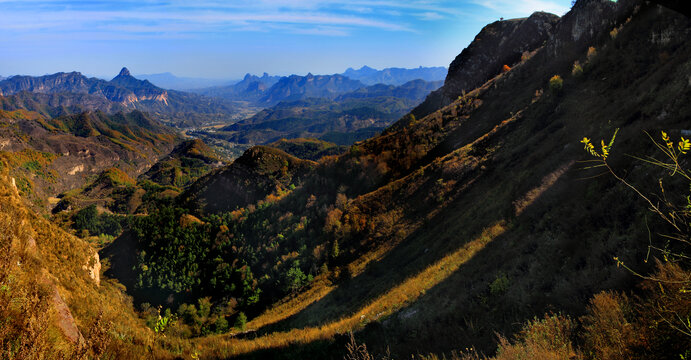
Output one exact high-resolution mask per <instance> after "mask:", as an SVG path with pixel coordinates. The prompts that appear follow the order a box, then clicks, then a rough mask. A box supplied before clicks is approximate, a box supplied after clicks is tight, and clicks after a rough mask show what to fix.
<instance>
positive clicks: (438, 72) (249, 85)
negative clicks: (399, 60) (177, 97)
mask: <svg viewBox="0 0 691 360" xmlns="http://www.w3.org/2000/svg"><path fill="white" fill-rule="evenodd" d="M445 77H446V68H445V67H433V68H425V67H419V68H417V69H402V68H387V69H383V70H376V69H373V68H371V67H368V66H363V67H362V68H360V69H359V70H353V69H352V68H350V69H348V70H346V71H345V72H344V73H342V74H334V75H312V74H311V73H310V74H307V75H306V76H300V75H291V76H285V77H281V76H270V75H269V74H267V73H264V74H263V75H262V76H261V77H259V76H256V75H250V74H247V75H245V77H244V79H242V80H241V81H239V82H237V83H235V84H233V85H227V86H215V87H210V88H205V89H196V90H192V91H194V92H195V93H197V94H200V95H205V96H212V97H218V98H222V99H224V100H229V101H247V102H250V103H253V104H254V105H256V106H260V107H265V106H273V105H276V104H278V103H279V102H281V101H295V100H301V99H307V98H328V99H334V98H336V97H337V96H339V95H341V94H345V93H348V92H352V91H354V90H357V89H360V88H365V87H366V86H368V85H375V84H384V85H392V86H400V85H403V84H405V83H408V82H410V81H412V80H417V79H421V80H425V81H442V80H444V78H445ZM423 98H424V97H423Z"/></svg>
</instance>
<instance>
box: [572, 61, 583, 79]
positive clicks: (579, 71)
mask: <svg viewBox="0 0 691 360" xmlns="http://www.w3.org/2000/svg"><path fill="white" fill-rule="evenodd" d="M571 75H573V76H575V77H579V76H581V75H583V66H581V63H580V62H578V61H576V62H575V63H573V69H571Z"/></svg>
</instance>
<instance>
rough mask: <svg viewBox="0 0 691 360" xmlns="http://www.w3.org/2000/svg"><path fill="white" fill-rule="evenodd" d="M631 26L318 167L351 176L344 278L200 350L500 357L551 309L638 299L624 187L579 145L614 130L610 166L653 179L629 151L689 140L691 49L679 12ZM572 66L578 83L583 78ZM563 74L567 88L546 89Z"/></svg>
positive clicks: (657, 13)
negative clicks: (619, 297)
mask: <svg viewBox="0 0 691 360" xmlns="http://www.w3.org/2000/svg"><path fill="white" fill-rule="evenodd" d="M622 15H624V16H623V17H622V18H621V19H619V18H616V20H617V22H616V23H614V24H613V25H612V27H609V26H607V28H606V31H602V32H600V33H599V35H597V36H594V37H593V38H592V39H591V40H590V42H588V43H582V44H581V43H579V44H578V46H576V45H574V46H571V47H569V46H568V44H567V45H564V44H562V45H560V46H562V47H565V48H560V47H559V46H558V45H556V44H554V43H551V44H550V43H548V44H546V45H545V47H544V48H543V49H542V50H540V51H538V53H537V54H535V55H534V56H533V57H532V58H530V59H527V60H525V61H524V62H523V63H522V64H520V65H518V66H515V67H514V68H513V69H512V70H511V71H509V72H507V73H505V74H503V75H500V76H499V77H497V78H495V79H493V80H492V81H491V82H490V83H488V84H486V85H485V86H484V87H483V88H481V89H479V90H478V91H476V92H473V93H470V94H468V96H467V97H464V98H461V99H459V100H457V101H456V102H454V103H453V104H451V105H449V106H448V107H446V108H444V109H442V110H440V111H438V112H436V113H432V114H430V115H429V116H427V117H425V118H424V119H417V120H412V119H404V120H403V121H404V122H403V123H399V124H398V125H397V126H394V127H393V128H392V130H390V131H389V132H386V133H385V134H384V135H382V136H380V137H378V138H375V139H372V140H370V141H367V142H364V143H361V144H357V145H356V147H354V149H351V151H350V153H349V154H347V155H343V156H341V157H340V158H337V159H327V160H326V161H324V162H322V165H321V166H320V167H319V168H318V169H317V172H318V173H319V174H320V175H321V176H329V174H332V173H336V174H346V175H349V176H341V177H339V179H340V184H341V185H340V186H344V187H346V188H347V189H346V191H345V193H346V194H347V195H348V197H349V198H350V200H349V201H348V202H347V203H346V204H345V205H342V206H341V207H339V208H334V209H337V210H338V211H334V212H333V213H330V214H329V217H331V218H332V219H331V220H330V219H329V217H327V219H326V220H325V227H324V235H325V238H326V239H327V241H331V242H333V241H337V242H338V244H339V247H340V249H341V252H342V254H343V255H342V256H341V257H340V260H338V261H336V262H335V263H334V264H330V266H331V268H330V270H331V273H332V275H333V274H335V273H336V272H337V271H339V272H343V271H344V269H346V268H347V269H348V270H347V272H348V273H349V274H350V276H349V277H348V279H347V280H343V279H338V280H337V279H332V280H333V281H329V280H327V279H324V280H323V281H315V283H314V288H313V289H310V290H307V291H306V292H304V293H303V294H299V295H297V296H296V297H294V298H290V299H286V300H285V302H284V303H282V304H277V305H276V307H275V308H274V310H269V311H267V312H266V313H265V314H264V315H261V316H259V317H257V318H256V319H255V320H254V321H250V322H249V324H248V328H250V329H253V330H255V333H256V338H254V336H255V334H252V335H251V336H249V337H248V339H243V340H240V339H238V340H235V339H233V338H232V337H231V336H219V337H214V338H209V339H207V340H204V341H203V343H205V344H207V345H209V346H211V347H212V348H214V349H216V350H213V351H214V352H212V353H214V354H217V356H221V357H223V356H229V355H231V354H235V353H244V352H247V351H255V350H258V349H275V348H281V349H283V350H281V354H282V355H285V357H289V356H297V357H299V355H297V354H315V353H317V354H321V355H323V356H328V355H329V354H333V352H332V351H333V348H330V347H329V346H338V343H337V342H338V341H337V340H333V339H334V337H333V336H334V334H338V333H344V332H346V331H348V330H358V331H360V332H359V334H360V336H361V337H362V338H363V339H364V340H366V341H367V343H368V344H370V345H371V346H374V347H375V350H377V351H381V352H383V350H384V349H385V348H386V347H387V346H389V347H390V349H391V351H392V353H394V354H397V355H398V356H400V357H406V356H409V354H411V353H417V352H423V353H424V352H429V351H435V352H440V351H448V350H451V349H458V348H463V347H466V346H468V347H469V346H479V347H480V348H481V349H484V350H485V351H490V352H491V351H493V350H494V349H495V345H494V343H493V339H494V332H495V331H498V332H502V333H505V334H510V333H512V332H514V331H517V330H519V329H520V326H521V324H523V323H524V322H525V320H527V319H530V318H532V317H533V316H535V315H541V314H544V313H545V312H546V311H550V310H554V311H565V312H569V313H573V314H579V313H581V312H582V311H583V308H584V306H585V303H586V302H587V299H589V298H590V297H591V296H592V295H593V294H594V293H595V292H597V291H599V290H602V289H612V288H614V289H617V288H626V287H627V286H629V284H630V281H631V280H630V279H629V278H628V275H627V274H626V273H624V272H622V271H620V270H618V269H617V268H616V264H615V263H614V261H612V257H613V256H615V255H616V256H619V257H620V258H624V259H626V261H627V263H631V264H634V265H635V266H639V267H640V268H642V269H645V265H644V264H643V263H642V259H643V256H642V253H644V251H645V247H646V246H647V243H646V240H645V239H647V238H646V234H647V231H646V230H645V224H643V223H641V222H640V221H639V219H640V218H642V216H641V215H642V214H639V213H637V211H640V210H637V209H639V207H636V206H635V204H636V202H635V199H634V198H632V196H631V195H630V194H629V193H628V192H627V191H626V190H625V189H623V188H622V187H620V186H618V185H616V184H615V183H614V182H612V181H610V180H609V179H607V178H599V179H598V181H592V180H591V179H590V178H592V177H593V176H597V175H598V174H599V173H598V172H597V171H595V170H589V169H585V168H586V167H587V164H586V163H581V162H580V161H582V160H585V159H587V156H586V154H585V153H584V152H583V149H582V147H581V144H579V140H580V139H581V138H582V137H583V136H585V135H590V136H594V137H596V139H599V138H607V139H608V138H609V137H610V136H611V134H612V133H613V132H614V129H615V128H621V130H620V132H619V135H618V138H617V142H616V147H617V148H618V149H621V153H619V154H615V155H614V156H615V157H614V158H613V159H612V163H613V164H615V165H618V166H622V167H623V168H622V169H621V171H622V172H623V173H626V174H629V175H628V176H629V177H630V178H631V179H636V178H638V177H640V176H642V174H641V173H640V170H641V169H640V168H638V167H636V166H632V165H624V164H630V162H629V161H628V160H627V161H623V159H624V158H623V154H624V153H626V152H629V153H649V152H650V150H651V147H650V145H649V144H648V143H647V142H646V141H645V135H644V133H643V131H644V130H647V131H651V132H655V131H657V130H659V129H669V130H670V131H677V132H678V131H679V130H682V129H685V126H686V127H687V126H688V123H687V121H686V119H688V116H689V114H690V113H691V108H690V105H689V104H688V102H687V101H684V99H688V98H689V96H690V95H691V94H690V93H691V90H690V85H689V82H688V74H689V69H691V63H690V62H689V60H688V59H689V58H690V57H689V54H691V47H690V46H689V44H688V42H687V41H686V38H685V35H684V34H685V31H686V30H685V29H688V27H689V20H688V19H686V18H684V17H682V16H681V15H677V14H674V13H672V12H671V11H669V10H664V9H659V8H657V7H652V6H643V7H642V8H641V10H640V11H639V12H637V13H636V14H635V15H634V14H631V13H628V14H627V13H623V14H622ZM629 15H632V18H631V20H630V21H626V20H627V18H628V17H629ZM567 20H569V18H567ZM620 25H621V28H619V26H620ZM614 27H617V28H618V31H617V34H616V36H614V35H611V34H610V30H611V29H612V28H614ZM666 30H667V32H665V33H666V34H669V36H665V38H664V41H661V40H660V37H659V34H661V33H662V32H663V31H666ZM596 34H598V33H596ZM591 46H592V47H593V48H594V49H595V51H594V52H593V51H589V49H588V48H589V47H591ZM554 53H557V54H559V57H558V58H557V59H554ZM589 53H590V55H588V54H589ZM576 61H579V62H580V64H581V65H582V68H583V72H582V73H578V72H574V73H572V70H573V67H574V66H573V65H574V63H575V62H576ZM554 75H560V76H561V77H562V79H563V87H562V88H561V89H557V88H554V89H550V87H549V85H548V82H549V79H550V78H551V77H553V76H554ZM617 156H621V158H618V157H617ZM357 174H362V175H360V176H357ZM354 175H355V176H354ZM336 187H338V185H337V186H334V188H336ZM289 200H290V199H286V200H285V201H289ZM363 219H364V220H363ZM336 225H340V226H336ZM497 226H499V227H500V229H501V231H491V229H497ZM488 231H490V233H491V236H483V234H487V232H488ZM478 239H485V240H484V241H480V242H478V241H479V240H478ZM469 249H471V250H469ZM332 265H335V266H332ZM336 268H338V269H336ZM332 278H334V276H332ZM322 339H326V341H319V340H322ZM336 339H338V337H336ZM333 341H336V342H335V343H334V342H333ZM304 343H307V344H308V345H305V344H304ZM310 344H311V345H310ZM329 344H333V345H329ZM291 345H294V346H291ZM286 346H288V347H289V348H288V349H287V350H286V349H285V347H286ZM262 354H265V353H261V352H260V353H256V355H257V356H258V357H261V356H262ZM272 354H273V355H276V353H272ZM276 356H278V355H276ZM336 357H337V355H336Z"/></svg>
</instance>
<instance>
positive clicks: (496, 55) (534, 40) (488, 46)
mask: <svg viewBox="0 0 691 360" xmlns="http://www.w3.org/2000/svg"><path fill="white" fill-rule="evenodd" d="M558 22H559V17H558V16H556V15H553V14H549V13H545V12H536V13H533V14H532V15H531V16H530V17H528V18H523V19H512V20H504V21H496V22H494V23H492V24H489V25H487V26H485V27H484V28H483V29H482V31H480V33H479V34H478V35H477V36H476V37H475V39H474V40H473V42H472V43H471V44H470V45H469V46H468V47H467V48H465V49H464V50H463V51H462V52H461V53H460V54H459V55H458V56H457V57H456V59H454V61H453V62H452V63H451V65H450V66H449V73H448V74H447V76H446V80H445V81H444V86H443V87H442V88H441V89H439V90H437V91H435V92H433V93H432V94H430V95H429V96H428V97H427V99H426V100H425V101H424V102H423V103H422V104H420V106H418V107H417V108H416V109H415V110H413V114H414V115H415V116H416V117H418V118H421V117H423V116H425V115H427V114H429V113H431V112H433V111H435V110H437V109H439V108H441V107H443V106H446V105H448V104H450V103H451V101H453V100H455V99H456V98H457V97H458V96H460V95H461V94H462V93H463V91H470V90H472V89H475V88H477V87H478V86H480V85H482V84H483V83H484V82H486V81H487V80H489V79H490V78H492V77H494V76H495V75H497V74H499V73H500V72H501V70H502V67H503V66H504V65H509V66H510V65H513V64H515V63H517V62H519V61H520V60H521V56H522V55H523V53H525V52H530V51H533V50H535V49H537V48H538V47H540V46H542V45H543V44H544V42H545V41H546V40H547V39H548V38H549V37H550V35H551V34H552V32H553V31H554V27H555V25H556V24H557V23H558Z"/></svg>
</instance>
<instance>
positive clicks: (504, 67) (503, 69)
mask: <svg viewBox="0 0 691 360" xmlns="http://www.w3.org/2000/svg"><path fill="white" fill-rule="evenodd" d="M510 70H511V67H510V66H509V65H506V64H504V66H502V67H501V72H502V73H505V72H508V71H510Z"/></svg>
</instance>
